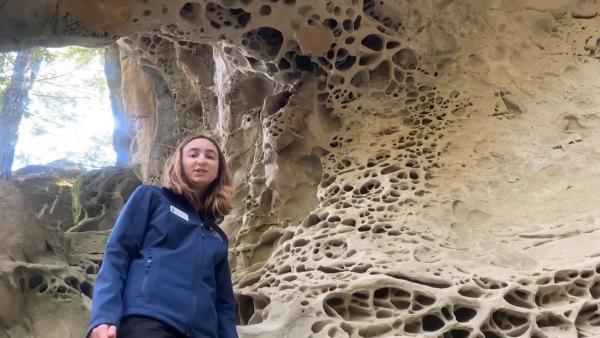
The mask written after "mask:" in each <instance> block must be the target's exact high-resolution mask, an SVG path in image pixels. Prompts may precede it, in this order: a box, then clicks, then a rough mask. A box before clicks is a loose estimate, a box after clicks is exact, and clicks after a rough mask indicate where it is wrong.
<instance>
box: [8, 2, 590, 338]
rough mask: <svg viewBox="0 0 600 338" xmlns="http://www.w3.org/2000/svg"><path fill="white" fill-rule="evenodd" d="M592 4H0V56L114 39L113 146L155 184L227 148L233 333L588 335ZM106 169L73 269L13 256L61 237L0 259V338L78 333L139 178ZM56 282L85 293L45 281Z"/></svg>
mask: <svg viewBox="0 0 600 338" xmlns="http://www.w3.org/2000/svg"><path fill="white" fill-rule="evenodd" d="M599 14H600V2H598V1H595V0H553V1H542V0H525V1H516V0H504V1H500V0H489V1H476V0H464V1H452V0H394V1H391V0H337V1H331V0H330V1H326V0H319V1H316V0H312V1H309V0H304V1H302V0H270V1H259V0H220V1H216V0H214V1H205V0H197V1H158V0H139V1H133V0H104V1H97V0H89V1H76V0H62V1H53V0H46V1H42V0H36V1H32V0H21V1H16V0H7V1H3V2H0V49H1V50H16V49H18V48H24V47H28V46H64V45H68V44H78V45H83V46H89V47H99V46H108V45H111V46H113V47H111V48H113V50H114V48H118V52H117V53H113V54H112V59H111V60H112V63H111V67H113V68H112V69H115V67H116V68H117V72H116V74H117V75H115V76H117V77H120V78H118V79H115V81H113V82H112V83H117V84H118V85H120V88H114V87H113V88H112V89H113V90H111V93H112V94H114V95H117V96H120V97H121V100H122V107H123V112H122V113H119V114H116V116H118V118H120V119H121V120H122V121H125V122H127V125H128V126H129V127H128V128H121V129H119V130H117V135H116V136H115V137H116V139H117V140H119V147H120V148H119V149H130V154H128V158H130V159H131V162H130V163H129V164H130V165H131V167H134V168H137V169H135V170H134V171H135V172H136V173H137V174H138V176H139V177H140V178H141V180H142V181H144V182H146V183H157V182H158V178H159V175H160V170H161V168H162V164H163V162H164V159H165V157H166V156H167V154H168V153H169V152H170V151H171V150H172V149H173V147H174V145H175V144H177V142H178V141H179V140H180V139H181V138H182V137H183V136H185V135H188V134H191V133H196V132H203V133H209V134H211V135H215V136H216V137H217V138H218V139H219V140H220V142H221V143H222V145H223V148H224V150H225V152H226V155H227V158H228V160H229V161H230V164H231V171H232V176H233V178H234V183H235V191H236V195H235V196H236V197H235V210H234V212H233V214H232V215H230V216H229V217H228V218H227V219H226V220H225V222H224V224H223V227H224V229H225V230H226V231H227V232H228V234H229V235H230V238H231V240H230V243H231V251H230V261H231V267H232V270H233V277H234V283H235V292H236V298H237V301H238V322H239V326H238V331H239V333H240V336H241V337H245V338H249V337H265V338H271V337H273V338H274V337H289V338H292V337H293V338H296V337H315V338H316V337H331V338H338V337H339V338H341V337H352V338H358V337H365V338H366V337H445V338H446V337H453V338H458V337H471V338H475V337H477V338H481V337H486V338H490V337H492V338H495V337H537V338H542V337H547V338H549V337H573V338H575V337H598V336H600V309H599V304H600V258H599V257H600V208H599V205H600V195H599V194H598V193H597V192H598V191H599V190H600V175H599V170H598V168H600V147H599V146H598V145H599V144H600V134H598V133H597V132H595V131H596V130H598V128H600V111H599V108H598V107H600V81H599V80H598V79H599V78H600V15H599ZM119 68H120V69H119ZM119 70H120V71H119ZM127 144H128V146H127ZM124 145H125V146H124ZM123 147H124V148H123ZM112 175H116V174H114V173H113V174H110V175H107V177H113V179H115V180H116V181H115V182H118V184H116V185H115V184H113V185H110V187H114V189H116V190H115V191H117V192H112V193H111V192H110V191H108V190H106V189H105V190H101V192H102V194H103V196H112V197H113V198H114V197H119V198H117V199H116V200H104V201H103V202H101V203H104V204H103V205H106V206H110V208H112V209H111V210H112V211H111V212H112V213H106V215H107V216H106V217H109V218H106V219H103V220H102V222H95V223H94V222H91V223H90V222H88V223H86V224H92V225H93V226H90V227H89V228H87V227H81V226H80V227H79V228H78V227H77V224H75V223H74V224H73V226H74V227H75V228H72V230H73V231H70V232H67V233H66V235H65V238H67V239H68V242H69V243H70V244H69V245H67V246H65V248H66V249H65V250H66V251H65V252H66V253H65V255H67V256H69V257H77V259H76V260H65V262H67V263H61V261H60V260H55V261H54V262H57V263H55V264H54V265H52V264H51V262H48V260H49V259H48V258H46V262H44V263H43V264H42V263H31V262H29V261H27V259H28V257H29V256H30V254H29V252H31V253H38V255H41V256H42V257H44V255H47V256H48V255H50V254H49V253H48V252H50V251H52V250H51V249H49V248H47V249H46V251H45V253H39V251H36V250H38V249H37V244H35V243H37V242H35V243H34V241H36V239H35V238H33V237H32V238H31V241H32V242H30V243H31V247H29V246H26V247H24V248H23V254H21V253H19V252H18V251H17V252H16V253H15V254H16V255H18V256H19V257H17V258H20V259H21V260H20V261H19V262H17V260H16V258H15V257H16V256H14V255H15V254H11V255H13V256H11V257H13V258H14V259H15V261H11V262H8V261H6V262H2V263H0V266H1V267H2V276H1V278H0V295H2V297H0V304H2V308H3V309H4V307H5V304H8V305H7V306H10V307H11V309H14V310H15V312H13V311H9V312H7V311H5V310H3V312H2V316H0V337H25V336H31V337H42V336H44V337H67V336H70V337H76V336H77V334H80V332H81V330H83V328H84V326H85V319H84V317H85V312H81V310H79V309H80V308H83V307H86V306H87V307H89V301H90V300H89V287H90V284H89V283H91V282H92V281H93V278H94V275H95V273H96V271H97V264H98V263H99V260H100V259H101V253H98V252H97V251H98V248H101V247H102V243H103V240H105V236H106V232H107V230H106V224H107V223H106V221H108V220H110V217H114V212H115V207H118V206H119V205H120V204H121V203H122V202H123V199H124V198H126V196H127V193H128V192H130V189H131V187H133V186H135V184H137V183H135V180H133V179H131V178H126V177H125V176H118V175H117V176H118V177H120V178H117V176H112ZM92 177H98V176H93V175H92ZM107 179H108V178H107ZM91 181H93V180H90V179H88V182H91ZM111 189H112V188H111ZM87 191H88V192H91V191H94V188H91V189H88V190H87ZM86 196H88V195H86ZM89 196H91V197H90V198H95V199H96V200H99V199H98V198H97V197H95V196H93V195H89ZM81 203H82V204H83V203H84V201H81ZM94 203H95V202H94ZM92 204H93V203H92ZM86 208H87V209H86V210H95V209H94V206H93V205H91V204H90V205H87V206H86ZM98 210H99V209H98ZM23 212H24V213H25V211H23ZM107 212H108V210H107ZM42 214H43V213H42ZM28 215H32V214H31V213H30V214H28ZM33 215H35V214H33ZM27 217H29V216H27ZM90 217H91V216H90ZM38 218H39V220H38V222H41V223H43V222H44V218H42V217H38ZM3 219H4V220H6V218H4V217H3ZM85 220H86V218H85V217H84V218H83V219H77V221H78V222H79V221H81V222H85ZM79 225H81V223H79ZM10 226H16V224H11V225H9V227H10ZM28 226H33V223H31V224H29V223H28ZM28 229H29V228H28ZM75 230H80V231H75ZM24 231H25V230H24ZM28 243H29V242H28ZM3 245H4V244H3ZM86 248H87V249H89V250H87V249H86ZM11 250H13V249H11ZM13 251H14V250H13ZM13 251H11V252H13ZM99 255H100V256H99ZM21 256H24V258H23V257H21ZM23 259H25V261H23ZM69 262H71V263H69ZM90 262H91V263H90ZM32 264H33V265H32ZM35 264H38V265H35ZM61 264H64V265H61ZM14 266H17V267H14ZM13 267H14V268H13ZM36 269H41V270H40V271H43V273H36V272H35V271H37V270H36ZM69 274H70V275H69ZM51 275H52V276H58V277H52V278H55V279H56V280H60V281H62V280H70V281H71V282H72V281H73V279H64V278H66V277H67V276H73V277H74V278H75V277H76V280H77V285H75V283H73V282H72V283H68V282H67V283H62V282H61V283H60V285H61V286H63V284H64V287H65V288H66V289H65V290H66V291H65V292H63V293H60V292H59V293H54V294H55V295H61V296H49V295H47V294H46V293H44V292H41V291H40V285H41V283H39V281H40V278H42V280H43V282H45V283H48V282H47V281H48V278H49V277H46V276H51ZM40 276H41V277H40ZM60 278H63V279H60ZM82 283H84V284H82ZM82 285H84V286H82ZM61 286H58V289H57V290H60V287H61ZM67 291H68V292H67ZM65 294H66V295H68V296H64V295H65ZM64 299H68V302H65V301H63V300H64ZM44 309H52V310H47V311H52V312H53V313H52V314H47V316H51V317H50V318H55V319H57V320H58V319H60V320H61V321H60V325H54V326H52V325H50V326H49V325H48V321H47V320H48V319H47V318H46V317H43V316H40V314H39V313H40V311H46V310H44ZM63 313H66V314H63ZM68 314H72V315H71V316H69V315H68ZM65 332H68V333H65Z"/></svg>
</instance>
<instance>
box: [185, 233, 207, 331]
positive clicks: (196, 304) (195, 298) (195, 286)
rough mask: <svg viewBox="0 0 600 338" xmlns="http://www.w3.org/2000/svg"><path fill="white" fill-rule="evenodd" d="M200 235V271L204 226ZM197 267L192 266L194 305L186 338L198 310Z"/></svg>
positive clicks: (202, 256) (202, 257) (192, 327)
mask: <svg viewBox="0 0 600 338" xmlns="http://www.w3.org/2000/svg"><path fill="white" fill-rule="evenodd" d="M200 235H201V236H202V243H201V244H200V250H201V251H200V258H199V260H198V262H199V264H198V265H199V266H200V268H201V269H202V261H203V259H204V225H202V226H200ZM198 265H194V276H193V281H194V284H193V285H192V290H193V292H194V298H193V302H192V304H193V305H194V307H193V309H192V320H191V321H190V326H189V330H188V332H187V336H188V337H191V336H192V333H193V330H194V322H195V321H196V310H197V308H198V292H197V290H196V288H197V287H198V286H197V285H198V281H197V275H198V271H197V269H196V267H197V266H198Z"/></svg>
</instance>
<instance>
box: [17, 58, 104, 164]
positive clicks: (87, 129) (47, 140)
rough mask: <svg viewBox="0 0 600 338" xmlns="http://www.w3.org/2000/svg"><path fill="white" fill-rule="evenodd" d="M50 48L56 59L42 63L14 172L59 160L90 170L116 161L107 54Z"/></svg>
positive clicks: (21, 131)
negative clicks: (76, 54) (85, 54)
mask: <svg viewBox="0 0 600 338" xmlns="http://www.w3.org/2000/svg"><path fill="white" fill-rule="evenodd" d="M75 48H79V47H75ZM49 50H50V53H51V54H53V55H54V54H56V55H58V57H56V58H55V59H54V60H53V61H51V62H46V61H44V62H43V63H42V65H41V67H40V72H39V74H38V77H37V79H36V82H35V84H34V86H33V88H32V90H31V91H30V96H29V97H30V104H29V114H28V115H26V116H24V117H23V120H22V121H21V125H20V127H19V137H18V140H17V145H16V148H15V161H14V163H13V170H17V169H19V168H21V167H23V166H26V165H31V164H47V163H49V162H53V161H56V160H60V159H68V160H70V161H73V162H75V163H78V164H81V165H84V166H86V167H87V168H89V169H92V168H98V167H103V166H108V165H114V162H115V157H116V155H115V152H114V150H113V148H112V130H113V123H114V121H113V117H112V112H111V107H110V99H109V94H108V88H107V86H106V78H105V76H104V68H103V63H104V60H103V58H102V54H103V53H102V52H97V53H95V54H96V55H94V54H92V55H93V57H91V58H90V57H87V58H85V57H70V55H71V53H70V52H69V50H68V49H65V48H62V49H49ZM71 51H72V50H71ZM88 55H89V54H88Z"/></svg>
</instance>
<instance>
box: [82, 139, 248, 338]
mask: <svg viewBox="0 0 600 338" xmlns="http://www.w3.org/2000/svg"><path fill="white" fill-rule="evenodd" d="M162 183H163V187H162V188H160V187H155V186H150V185H142V186H140V187H138V188H137V189H136V190H135V191H134V192H133V194H132V195H131V196H130V198H129V199H128V200H127V203H125V206H124V207H123V209H122V210H121V213H120V214H119V217H118V218H117V221H116V223H115V226H114V228H113V231H112V233H111V234H110V237H109V239H108V242H107V244H106V249H105V252H104V261H103V263H102V267H101V268H100V272H99V274H98V278H97V279H96V283H95V285H94V298H93V303H92V318H91V322H90V325H89V328H90V331H89V334H88V336H90V337H91V338H117V337H118V338H129V337H143V338H154V337H198V338H199V337H202V338H204V337H215V338H217V337H218V338H230V337H237V333H236V329H235V300H234V296H233V289H232V285H231V274H230V271H229V264H228V262H227V237H226V236H225V233H224V232H223V231H222V230H221V229H220V228H219V227H218V226H217V225H216V221H220V220H222V219H223V217H224V216H225V215H227V214H228V213H229V212H230V211H231V187H230V186H229V176H228V173H227V168H226V163H225V158H224V157H223V153H222V152H221V150H220V149H219V147H218V145H217V143H216V142H215V141H214V140H213V139H211V138H209V137H206V136H202V135H199V136H193V137H190V138H187V139H185V140H184V141H183V142H182V143H181V144H180V145H179V146H178V147H177V149H176V150H175V152H174V153H173V155H172V156H171V157H170V158H169V160H168V161H167V163H166V165H165V169H164V171H163V182H162Z"/></svg>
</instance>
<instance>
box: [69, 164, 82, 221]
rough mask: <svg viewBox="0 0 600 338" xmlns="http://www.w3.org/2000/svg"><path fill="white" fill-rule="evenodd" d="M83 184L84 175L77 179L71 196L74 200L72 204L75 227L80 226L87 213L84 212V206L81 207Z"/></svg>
mask: <svg viewBox="0 0 600 338" xmlns="http://www.w3.org/2000/svg"><path fill="white" fill-rule="evenodd" d="M83 182H84V175H79V177H77V180H76V181H75V183H74V184H73V187H72V188H71V196H72V198H73V200H72V204H71V205H72V208H73V209H72V210H73V224H75V225H77V224H79V222H81V221H82V220H83V219H84V218H85V213H84V210H83V206H82V205H81V199H80V196H79V195H80V194H81V185H82V184H83Z"/></svg>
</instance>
